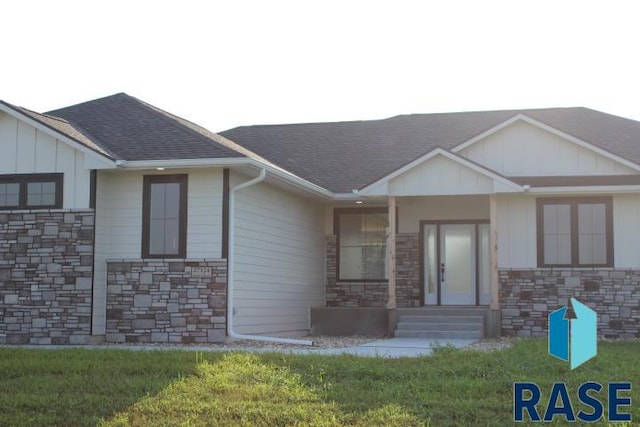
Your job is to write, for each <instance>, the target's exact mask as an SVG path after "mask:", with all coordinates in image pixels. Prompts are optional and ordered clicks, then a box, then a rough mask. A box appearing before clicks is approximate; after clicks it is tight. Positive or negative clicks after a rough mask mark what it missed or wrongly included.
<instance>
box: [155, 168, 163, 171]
mask: <svg viewBox="0 0 640 427" xmlns="http://www.w3.org/2000/svg"><path fill="white" fill-rule="evenodd" d="M156 170H157V171H163V170H164V168H156Z"/></svg>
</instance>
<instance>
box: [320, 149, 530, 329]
mask: <svg viewBox="0 0 640 427" xmlns="http://www.w3.org/2000/svg"><path fill="white" fill-rule="evenodd" d="M436 151H438V150H436ZM519 191H522V188H521V187H520V186H518V185H517V184H514V183H512V182H511V181H509V180H507V179H505V178H503V177H501V176H499V175H496V174H494V173H492V172H490V171H488V170H486V169H484V168H482V167H480V166H478V165H475V164H473V163H471V162H469V161H467V160H465V159H462V158H460V157H458V156H456V155H454V154H451V153H450V152H447V151H444V150H441V151H438V152H436V153H434V154H433V155H431V156H430V157H428V158H427V159H421V161H420V162H418V163H416V164H415V165H408V166H407V168H406V170H401V171H398V172H397V173H396V174H392V175H391V176H390V177H387V178H385V179H384V180H381V181H380V182H377V183H374V184H372V185H370V186H368V187H367V188H365V189H363V190H361V191H360V192H359V193H360V195H361V196H362V200H360V202H361V203H359V204H358V205H357V206H353V207H351V208H349V207H342V206H340V207H334V209H333V215H332V224H331V225H332V227H331V230H332V233H331V234H329V235H327V240H326V272H327V275H326V307H324V308H323V310H324V311H325V315H324V316H325V317H331V318H333V319H340V329H341V330H342V333H344V332H346V331H347V330H348V329H349V325H352V324H353V325H355V324H358V325H361V326H360V327H359V328H357V329H358V330H356V331H354V333H365V332H368V333H371V332H375V334H384V335H387V336H391V335H393V334H394V333H395V332H396V326H397V324H398V322H401V323H402V322H403V319H402V316H403V315H406V316H411V318H410V319H409V320H411V322H410V323H415V322H413V321H414V320H419V319H418V318H417V317H416V316H430V315H432V314H433V315H435V314H436V313H437V315H438V317H446V316H447V315H448V314H449V313H451V314H452V315H453V316H458V317H464V316H466V315H467V314H468V315H469V316H474V317H478V316H480V317H482V318H483V319H484V322H483V327H482V336H497V335H499V333H500V315H499V309H500V304H499V290H498V267H497V266H498V252H497V233H498V227H497V217H498V213H497V194H498V193H508V192H519ZM381 264H383V265H382V266H381ZM375 266H377V270H376V267H375ZM367 309H368V310H367ZM374 309H375V312H376V316H377V319H378V320H377V321H376V322H372V323H371V322H370V323H368V322H367V319H369V320H371V317H370V313H373V312H374ZM385 314H386V318H385ZM318 319H319V316H318V315H317V313H316V315H315V316H313V315H312V328H313V327H314V326H318V325H320V323H322V322H317V321H315V322H314V320H318ZM433 320H434V318H431V321H433ZM385 322H386V325H387V328H386V330H385V328H384V327H382V326H381V325H384V324H385ZM373 324H375V325H377V326H376V327H375V331H371V330H367V328H366V327H364V328H363V327H362V325H364V326H366V325H373ZM414 326H415V327H416V328H418V327H419V325H414ZM319 329H323V328H322V327H320V328H319ZM323 332H325V333H326V332H328V331H326V330H323Z"/></svg>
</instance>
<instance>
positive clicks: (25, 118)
mask: <svg viewBox="0 0 640 427" xmlns="http://www.w3.org/2000/svg"><path fill="white" fill-rule="evenodd" d="M0 111H3V112H5V113H7V114H8V115H10V116H11V117H13V118H15V119H18V120H20V121H23V122H24V123H27V124H28V125H29V126H33V127H34V128H36V129H38V130H39V131H40V132H42V133H44V134H47V135H49V136H51V137H53V138H55V139H57V140H58V141H61V142H63V143H64V144H67V145H68V146H70V147H71V148H73V149H75V150H78V151H80V152H82V153H84V154H85V155H86V156H90V157H92V158H94V159H95V160H98V161H99V162H101V163H103V164H104V165H105V169H109V168H113V167H115V160H112V159H110V158H109V157H108V156H107V155H105V154H101V153H98V152H97V151H94V150H92V149H91V148H89V147H87V146H85V145H84V144H81V143H79V142H77V141H75V140H73V139H71V138H69V137H68V136H66V135H65V134H63V133H61V132H58V131H57V130H55V129H51V128H50V127H48V126H45V125H43V124H42V123H40V122H38V121H36V120H34V119H32V118H31V117H29V116H27V115H25V114H23V113H21V112H20V111H17V110H14V109H13V108H10V107H8V106H6V105H5V104H3V103H1V102H0Z"/></svg>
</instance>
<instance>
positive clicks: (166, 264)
mask: <svg viewBox="0 0 640 427" xmlns="http://www.w3.org/2000/svg"><path fill="white" fill-rule="evenodd" d="M226 316H227V262H226V260H220V259H205V260H202V259H198V260H191V259H187V260H164V259H158V260H151V259H149V260H108V261H107V328H106V337H105V339H106V341H107V342H139V343H147V342H158V343H183V344H192V343H211V342H222V341H224V339H225V336H226V320H227V318H226Z"/></svg>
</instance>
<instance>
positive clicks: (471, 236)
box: [440, 224, 476, 305]
mask: <svg viewBox="0 0 640 427" xmlns="http://www.w3.org/2000/svg"><path fill="white" fill-rule="evenodd" d="M440 303H441V304H443V305H447V304H460V305H471V304H475V303H476V226H475V224H442V225H441V226H440Z"/></svg>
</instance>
